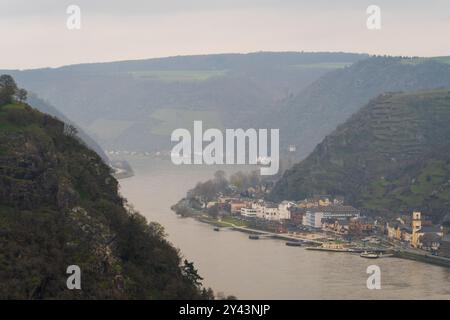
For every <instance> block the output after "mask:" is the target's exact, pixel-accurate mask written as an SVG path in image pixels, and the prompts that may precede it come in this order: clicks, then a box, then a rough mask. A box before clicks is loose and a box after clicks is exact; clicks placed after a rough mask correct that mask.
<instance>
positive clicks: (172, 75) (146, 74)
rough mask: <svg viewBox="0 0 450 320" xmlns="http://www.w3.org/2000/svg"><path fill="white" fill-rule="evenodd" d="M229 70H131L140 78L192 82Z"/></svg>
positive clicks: (207, 78)
mask: <svg viewBox="0 0 450 320" xmlns="http://www.w3.org/2000/svg"><path fill="white" fill-rule="evenodd" d="M227 72H228V71H227V70H147V71H135V72H131V75H132V76H133V77H135V78H140V79H152V80H159V81H163V82H191V81H206V80H210V79H211V78H215V77H222V76H224V75H226V74H227Z"/></svg>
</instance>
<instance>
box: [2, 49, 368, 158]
mask: <svg viewBox="0 0 450 320" xmlns="http://www.w3.org/2000/svg"><path fill="white" fill-rule="evenodd" d="M367 57H368V56H367V55H364V54H352V53H320V52H318V53H301V52H281V53H275V52H259V53H249V54H212V55H198V56H178V57H168V58H158V59H147V60H136V61H121V62H109V63H93V64H81V65H72V66H65V67H61V68H55V69H50V68H49V69H36V70H25V71H18V70H9V71H4V73H8V74H12V75H13V76H14V77H15V78H16V80H17V82H18V83H19V84H20V85H21V86H23V87H25V88H27V89H28V90H30V91H33V92H35V93H37V94H38V95H39V97H42V98H43V99H45V100H46V101H48V102H49V103H51V104H52V105H53V106H55V108H57V109H58V110H59V111H61V112H62V113H64V114H65V115H66V116H67V117H68V118H70V119H71V120H73V121H74V122H75V123H77V124H78V125H80V126H81V128H83V130H84V131H85V132H86V133H88V134H89V135H90V136H91V137H92V138H94V139H95V140H96V141H98V142H99V143H100V145H101V146H102V147H103V148H104V149H107V150H108V149H116V150H134V151H153V150H160V149H168V148H169V147H170V146H171V144H170V139H169V138H168V137H170V133H171V132H172V131H173V130H174V129H176V128H190V127H192V123H193V121H194V120H203V122H204V126H205V127H215V128H219V129H223V128H239V127H243V128H258V125H259V124H260V123H261V115H262V114H264V113H267V112H269V110H274V109H278V108H279V106H280V105H282V104H283V103H284V101H285V100H287V99H289V98H290V97H292V96H295V95H296V94H298V93H299V92H300V91H301V90H302V89H303V88H305V87H307V86H308V85H309V84H311V83H312V82H313V81H315V80H317V79H318V78H320V77H321V76H322V75H324V74H326V73H327V72H329V71H330V70H336V69H339V68H344V67H345V66H348V65H351V64H352V63H354V62H356V61H359V60H361V59H365V58H367Z"/></svg>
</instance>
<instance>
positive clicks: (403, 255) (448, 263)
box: [191, 215, 450, 268]
mask: <svg viewBox="0 0 450 320" xmlns="http://www.w3.org/2000/svg"><path fill="white" fill-rule="evenodd" d="M191 218H194V219H196V220H197V221H200V222H203V223H207V224H209V225H212V226H214V227H219V228H228V229H230V230H233V231H239V232H244V233H247V234H250V235H259V236H262V238H271V239H278V240H283V241H287V243H289V242H301V243H302V244H312V245H315V247H307V248H306V249H309V250H315V251H324V252H339V253H350V254H355V253H360V252H364V251H367V250H368V251H377V252H382V253H383V254H384V255H383V257H395V258H400V259H404V260H413V261H418V262H423V263H427V264H432V265H436V266H440V267H446V268H450V259H447V258H443V257H439V256H433V255H430V254H426V253H416V252H413V251H408V250H398V249H394V248H384V249H377V248H366V249H364V248H346V249H329V248H322V247H321V246H322V245H323V244H324V243H326V240H325V239H323V240H312V239H309V238H305V237H302V236H299V235H295V236H294V235H288V234H279V233H273V232H268V231H264V230H258V229H253V228H248V227H247V226H245V225H241V226H237V225H235V224H233V223H232V222H229V221H220V220H216V219H213V218H210V217H208V216H203V215H199V216H191ZM234 220H236V221H241V220H238V219H234ZM241 223H242V222H241ZM255 239H256V238H255Z"/></svg>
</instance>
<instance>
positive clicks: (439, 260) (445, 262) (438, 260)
mask: <svg viewBox="0 0 450 320" xmlns="http://www.w3.org/2000/svg"><path fill="white" fill-rule="evenodd" d="M393 256H394V257H396V258H401V259H406V260H413V261H419V262H424V263H428V264H433V265H436V266H440V267H446V268H450V259H447V258H444V257H439V256H433V255H431V254H425V253H424V254H421V253H415V252H411V251H405V250H394V251H393Z"/></svg>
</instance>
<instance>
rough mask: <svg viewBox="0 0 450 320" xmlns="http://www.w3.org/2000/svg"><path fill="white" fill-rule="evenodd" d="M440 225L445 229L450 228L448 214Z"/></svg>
mask: <svg viewBox="0 0 450 320" xmlns="http://www.w3.org/2000/svg"><path fill="white" fill-rule="evenodd" d="M442 225H443V226H445V227H449V226H450V212H449V213H447V214H446V215H445V217H444V220H443V221H442Z"/></svg>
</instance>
